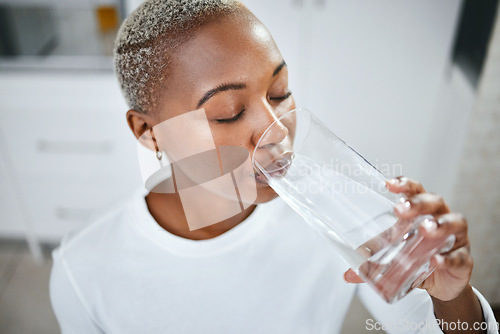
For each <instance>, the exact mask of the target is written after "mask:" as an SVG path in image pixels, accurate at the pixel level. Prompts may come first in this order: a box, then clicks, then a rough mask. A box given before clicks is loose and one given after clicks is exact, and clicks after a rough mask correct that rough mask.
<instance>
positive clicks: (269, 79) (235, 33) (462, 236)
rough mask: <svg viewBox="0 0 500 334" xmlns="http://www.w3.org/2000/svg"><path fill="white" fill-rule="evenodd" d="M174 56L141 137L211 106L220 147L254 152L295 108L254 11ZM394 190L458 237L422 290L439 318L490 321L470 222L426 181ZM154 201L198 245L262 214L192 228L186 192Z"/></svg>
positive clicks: (399, 183) (267, 192)
mask: <svg viewBox="0 0 500 334" xmlns="http://www.w3.org/2000/svg"><path fill="white" fill-rule="evenodd" d="M173 56H174V57H173V61H172V63H171V64H170V68H171V69H172V70H171V72H170V73H169V79H168V80H167V82H168V86H167V87H166V88H165V89H164V90H163V91H162V92H161V94H160V102H159V104H158V105H159V107H158V108H157V109H156V110H153V111H150V112H149V113H148V114H143V113H140V112H137V111H135V110H129V111H128V112H127V121H128V124H129V126H130V128H131V129H132V131H133V132H134V134H135V136H136V137H137V138H139V137H140V136H141V135H142V134H143V133H144V132H145V131H146V130H149V129H150V128H152V127H153V126H154V125H156V124H158V123H160V122H162V121H164V120H166V119H169V118H172V117H175V116H177V115H181V114H183V113H186V112H189V111H192V110H196V109H199V108H204V109H205V112H206V115H207V118H208V121H209V124H210V128H211V131H212V135H213V137H214V140H215V144H216V145H217V146H220V145H227V146H240V147H244V148H245V149H247V150H248V151H249V152H253V151H254V149H255V147H256V144H257V142H258V139H259V138H260V136H261V135H262V133H263V132H264V131H265V129H266V128H267V127H268V126H269V125H270V124H271V123H272V122H273V121H275V120H276V117H277V115H279V114H281V113H283V112H285V111H288V110H292V109H294V108H295V102H294V100H293V96H291V95H290V91H289V89H288V72H287V68H286V65H284V63H283V58H282V56H281V54H280V52H279V50H278V48H277V47H276V45H275V43H274V41H273V39H272V37H271V36H270V34H269V33H268V31H267V30H266V29H265V27H264V26H263V25H262V24H261V23H260V22H259V21H258V20H256V19H255V17H254V16H253V15H252V14H251V13H249V12H246V11H244V12H242V13H241V15H238V16H231V17H227V18H224V19H222V20H219V21H217V22H213V23H210V24H207V25H205V26H203V27H202V28H201V29H200V30H199V31H197V32H196V34H195V37H194V38H193V39H191V40H189V41H188V42H186V43H184V44H183V45H182V46H181V47H180V49H179V50H178V51H177V52H176V53H175V54H174V55H173ZM228 83H229V84H231V85H232V86H230V87H231V88H230V89H227V90H224V91H220V92H216V93H215V94H212V95H211V96H208V95H210V94H208V95H207V92H210V91H212V92H213V89H214V88H216V87H218V86H220V85H221V84H228ZM207 97H208V98H207ZM200 101H201V102H202V104H201V105H200ZM276 131H277V132H276V142H279V140H280V139H279V138H283V137H282V134H280V133H279V129H278V130H276ZM193 140H196V138H193ZM387 187H388V189H389V190H390V191H392V192H395V193H402V194H404V195H406V197H407V198H408V201H409V204H408V205H409V209H408V210H406V211H405V212H399V211H396V214H397V215H398V216H400V217H402V218H410V217H415V216H418V215H421V214H432V215H434V216H435V217H436V219H437V220H438V221H439V227H438V228H437V229H436V230H434V231H427V230H425V229H423V230H422V233H424V234H426V235H427V236H428V237H429V238H432V237H433V234H434V236H435V235H436V234H442V233H447V234H454V235H455V236H456V243H455V245H454V247H453V249H452V250H451V251H449V252H448V253H446V254H443V255H442V256H438V257H435V258H433V260H432V261H433V262H434V264H435V265H436V267H437V269H436V270H435V271H434V273H433V274H432V275H431V276H430V277H429V278H427V279H426V280H425V281H424V282H423V283H422V285H421V286H420V288H422V289H425V290H426V291H427V292H428V293H429V295H430V296H431V298H432V301H433V304H434V310H435V314H436V317H437V318H438V319H443V320H444V321H446V322H454V321H455V322H456V321H457V320H458V319H460V321H461V322H464V321H465V322H469V323H470V326H469V328H472V323H473V322H481V321H484V319H483V314H482V310H481V305H480V303H479V301H478V299H477V297H476V296H475V294H474V293H473V291H472V289H471V286H470V284H469V280H470V277H471V272H472V257H471V254H470V244H469V238H468V234H467V223H466V221H465V219H464V218H463V217H462V216H461V215H460V214H456V213H452V212H450V209H449V208H448V206H447V205H446V203H445V201H444V200H443V199H442V198H441V197H440V196H438V195H435V194H430V193H426V192H425V190H424V189H423V187H422V186H421V185H420V184H419V183H418V182H415V181H413V180H410V179H407V178H402V179H395V180H392V181H388V183H387ZM276 196H277V195H276V194H275V193H274V191H273V190H272V189H271V188H270V187H269V186H267V185H264V184H257V200H256V204H258V203H265V202H268V201H270V200H272V199H273V198H275V197H276ZM146 202H147V205H148V209H149V211H150V213H151V215H152V216H153V217H154V219H155V220H156V221H157V222H158V224H159V225H160V226H162V227H163V228H164V229H165V230H167V231H168V232H170V233H173V234H175V235H178V236H180V237H183V238H187V239H193V240H203V239H210V238H214V237H217V236H219V235H221V234H223V233H225V232H227V231H228V230H230V229H231V228H233V227H234V226H236V225H238V224H239V223H241V222H242V221H243V220H245V219H246V218H247V217H248V216H249V215H250V214H251V213H252V211H253V210H254V209H255V205H252V206H250V207H249V208H248V209H246V210H244V211H243V212H241V213H240V214H238V215H235V216H233V217H231V218H229V219H226V220H224V221H222V222H220V223H217V224H213V225H210V226H207V227H204V228H201V229H198V230H194V231H190V230H189V228H188V225H187V221H186V218H185V215H184V211H183V209H182V205H181V202H180V199H179V196H178V194H160V193H149V194H148V195H147V196H146ZM214 205H215V206H217V205H224V204H223V203H214ZM345 279H346V281H347V282H350V283H361V282H362V280H361V278H360V277H359V276H357V275H356V274H355V273H354V272H353V271H352V270H349V271H347V272H346V274H345ZM448 333H455V332H448ZM467 333H481V332H480V331H477V332H473V331H472V330H468V331H467Z"/></svg>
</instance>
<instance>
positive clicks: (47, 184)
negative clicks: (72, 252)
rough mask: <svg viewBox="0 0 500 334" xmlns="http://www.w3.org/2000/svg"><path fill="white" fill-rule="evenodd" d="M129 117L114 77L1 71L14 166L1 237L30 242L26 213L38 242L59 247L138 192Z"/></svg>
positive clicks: (1, 117) (7, 179)
mask: <svg viewBox="0 0 500 334" xmlns="http://www.w3.org/2000/svg"><path fill="white" fill-rule="evenodd" d="M126 111H127V107H126V105H125V102H124V100H123V97H122V96H121V93H120V91H119V88H118V83H117V81H116V78H115V77H114V73H112V72H111V71H108V72H104V73H85V72H80V73H78V74H77V75H75V74H74V73H71V72H69V73H50V72H39V73H27V72H26V73H22V72H20V73H14V72H10V73H8V72H5V73H2V74H1V75H0V128H1V131H2V135H3V138H4V142H5V146H6V147H4V148H3V149H2V151H1V152H0V153H1V154H2V159H3V161H7V162H9V163H10V165H11V166H12V168H11V169H10V170H9V169H8V168H3V169H2V174H1V179H0V182H1V185H2V197H3V200H2V203H0V205H1V207H0V208H1V210H0V235H3V236H10V237H23V236H24V234H25V232H26V228H25V226H24V225H23V223H22V220H21V218H20V217H19V216H20V214H19V210H22V213H23V214H24V217H25V218H26V219H28V220H29V222H30V223H31V225H32V227H33V229H34V232H35V235H36V236H37V238H38V239H39V240H45V241H58V240H59V239H60V238H61V237H62V236H63V235H64V234H65V233H67V232H68V231H71V230H73V229H76V228H79V227H80V226H82V225H83V224H85V223H87V222H89V221H90V220H92V219H93V218H95V217H96V216H97V215H99V214H101V213H102V212H103V211H105V210H106V209H107V208H109V207H110V206H111V205H112V204H113V203H115V202H117V201H119V200H121V199H124V198H126V197H127V196H130V194H131V192H132V191H133V190H134V189H135V188H136V187H140V186H141V182H140V172H139V170H138V162H137V158H136V151H135V150H136V144H135V138H134V136H133V134H132V132H131V131H130V130H129V128H128V126H127V123H126V119H125V113H126ZM4 165H5V163H4ZM5 187H15V188H16V190H18V191H19V192H20V194H21V198H20V199H17V198H16V197H15V196H12V195H9V193H11V192H12V189H10V190H9V189H8V188H7V189H6V188H5ZM16 200H17V201H19V200H21V201H22V203H13V202H14V201H16ZM14 204H16V205H14Z"/></svg>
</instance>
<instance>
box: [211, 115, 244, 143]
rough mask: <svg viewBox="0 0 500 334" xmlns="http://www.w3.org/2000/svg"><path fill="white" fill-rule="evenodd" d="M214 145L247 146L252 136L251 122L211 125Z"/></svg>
mask: <svg viewBox="0 0 500 334" xmlns="http://www.w3.org/2000/svg"><path fill="white" fill-rule="evenodd" d="M211 129H212V135H213V137H214V140H215V145H216V146H240V147H245V148H249V147H248V144H249V143H250V140H251V137H252V128H251V124H248V123H247V122H244V121H241V122H237V123H234V124H228V125H222V126H220V125H214V126H212V127H211Z"/></svg>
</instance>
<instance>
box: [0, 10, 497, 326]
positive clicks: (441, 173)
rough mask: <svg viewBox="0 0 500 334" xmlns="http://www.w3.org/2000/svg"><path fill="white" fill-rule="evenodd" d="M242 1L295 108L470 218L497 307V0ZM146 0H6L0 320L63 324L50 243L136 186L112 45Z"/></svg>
mask: <svg viewBox="0 0 500 334" xmlns="http://www.w3.org/2000/svg"><path fill="white" fill-rule="evenodd" d="M243 2H244V3H245V4H246V5H247V6H248V7H249V8H250V9H251V10H252V11H253V12H254V13H255V14H256V15H257V17H259V18H260V19H261V20H262V21H263V22H264V24H265V25H267V27H268V28H269V29H270V31H271V33H272V34H273V35H274V37H275V40H276V42H277V44H278V46H279V47H280V49H281V50H282V53H283V55H284V57H285V59H286V61H287V63H288V65H289V72H290V87H291V89H292V91H293V93H294V95H295V98H296V100H297V105H298V106H302V107H307V108H309V109H311V110H313V111H314V112H315V113H317V114H318V115H319V116H320V118H322V119H323V120H324V121H325V122H326V123H327V124H328V126H329V127H330V128H331V129H332V130H333V131H334V132H336V133H337V134H338V135H339V136H341V137H342V138H344V139H345V140H346V141H347V142H348V143H349V144H350V145H351V146H353V147H354V148H355V149H356V150H357V151H358V152H360V153H361V154H363V155H364V156H365V157H366V158H367V159H368V160H369V161H371V162H373V163H374V164H375V165H378V166H379V168H380V169H381V170H382V171H383V172H385V173H386V174H388V176H391V175H390V174H400V173H404V174H405V175H407V176H409V177H412V178H414V179H417V180H420V181H421V182H422V183H423V184H424V186H425V187H426V188H427V190H428V191H432V192H437V193H439V194H442V195H443V196H444V197H445V199H447V201H448V202H449V204H450V207H451V208H452V210H454V211H459V212H463V213H464V214H465V215H466V216H467V217H468V220H469V226H470V236H471V239H472V240H471V242H472V253H473V255H474V258H475V268H474V275H473V284H474V285H475V286H476V287H477V288H478V289H479V290H480V291H481V292H482V293H483V294H484V296H485V297H486V298H487V299H488V300H489V301H490V302H491V303H492V304H493V305H497V306H499V305H500V290H499V289H498V286H499V285H500V257H499V254H500V242H499V241H498V237H499V234H500V233H499V232H500V19H499V17H500V16H499V15H498V12H499V6H498V0H481V1H477V0H463V1H461V0H440V1H435V0H404V1H401V0H272V1H270V0H246V1H243ZM139 3H140V1H131V0H11V1H6V0H0V189H1V192H0V196H1V197H0V332H1V333H23V334H24V333H58V332H59V329H58V326H57V323H56V320H55V318H54V315H53V313H52V310H51V307H50V303H49V297H48V279H49V273H50V266H51V260H50V250H51V249H52V248H53V247H54V246H55V245H57V244H58V242H59V241H60V240H61V237H62V236H63V235H65V234H66V233H69V232H70V231H73V230H76V229H79V228H81V227H83V226H84V225H86V224H88V223H89V222H90V221H92V220H93V219H94V218H95V217H97V216H99V215H100V214H102V213H103V212H105V211H106V210H107V209H108V208H109V207H110V206H113V205H115V204H117V203H119V202H120V201H123V200H125V199H126V198H127V197H128V196H129V195H130V194H131V193H132V192H133V190H134V189H136V188H137V187H141V179H140V172H139V168H138V164H137V161H136V151H135V150H136V143H135V139H134V137H133V135H132V133H131V132H130V130H129V129H128V126H127V123H126V120H125V112H126V111H127V106H126V104H125V102H124V99H123V98H122V96H121V93H120V91H119V87H118V83H117V80H116V79H115V76H114V71H113V67H112V58H111V55H112V47H113V41H114V38H115V35H116V32H117V29H118V27H119V24H120V22H121V21H122V19H123V18H124V17H125V16H126V15H127V14H128V13H129V12H130V11H131V10H133V9H134V8H135V7H136V6H137V5H138V4H139ZM392 176H396V175H392ZM351 310H352V311H353V312H352V314H351V315H350V316H349V317H348V319H347V320H346V323H345V324H344V332H345V333H362V332H365V319H366V318H368V317H370V316H369V315H368V314H367V313H366V311H365V310H364V309H363V307H362V306H361V305H360V303H359V301H354V303H353V305H352V306H351ZM370 333H374V331H371V332H370Z"/></svg>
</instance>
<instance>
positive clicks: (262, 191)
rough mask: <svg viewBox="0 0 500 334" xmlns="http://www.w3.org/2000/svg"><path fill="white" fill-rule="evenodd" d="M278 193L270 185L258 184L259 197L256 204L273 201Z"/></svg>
mask: <svg viewBox="0 0 500 334" xmlns="http://www.w3.org/2000/svg"><path fill="white" fill-rule="evenodd" d="M276 197H278V194H276V192H275V191H274V190H273V188H271V187H270V186H268V185H262V186H260V185H259V186H257V198H256V200H255V204H263V203H267V202H269V201H272V200H273V199H275V198H276Z"/></svg>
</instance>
